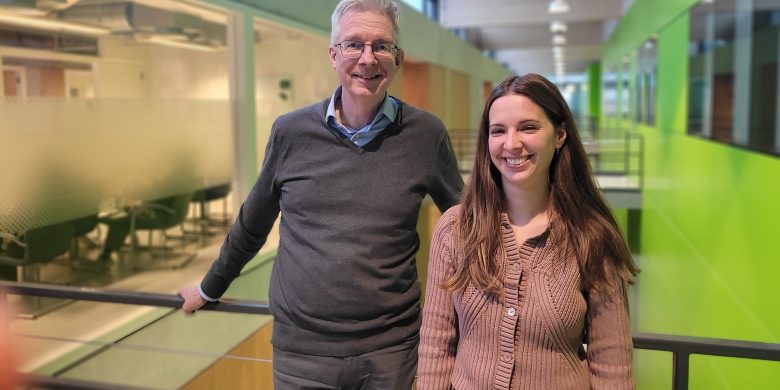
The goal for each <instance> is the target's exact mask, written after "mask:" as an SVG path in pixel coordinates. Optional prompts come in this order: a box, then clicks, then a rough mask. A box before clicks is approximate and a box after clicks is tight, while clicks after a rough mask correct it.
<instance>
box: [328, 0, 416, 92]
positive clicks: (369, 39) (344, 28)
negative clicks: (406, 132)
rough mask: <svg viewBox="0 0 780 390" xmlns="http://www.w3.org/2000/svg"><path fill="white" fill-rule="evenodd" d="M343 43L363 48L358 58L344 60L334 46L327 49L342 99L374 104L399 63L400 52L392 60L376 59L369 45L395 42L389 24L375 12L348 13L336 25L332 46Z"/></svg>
mask: <svg viewBox="0 0 780 390" xmlns="http://www.w3.org/2000/svg"><path fill="white" fill-rule="evenodd" d="M345 40H352V41H359V42H363V43H365V44H366V47H365V48H363V54H361V55H360V57H358V58H345V57H344V56H343V55H342V53H341V50H340V48H339V47H338V46H333V45H332V46H331V47H330V49H329V53H330V62H331V64H332V65H333V69H335V70H336V73H337V74H338V77H339V80H340V81H341V86H342V91H341V94H342V99H344V98H346V99H348V100H349V101H350V102H356V103H358V104H361V103H360V102H365V104H369V105H375V104H378V103H379V99H381V98H382V97H383V96H384V94H385V92H387V88H388V87H389V86H390V82H391V81H392V80H393V76H394V75H395V72H396V71H397V70H398V68H399V66H400V65H401V62H402V61H403V52H402V51H400V50H399V51H398V53H397V54H396V56H395V58H394V59H377V58H376V57H375V56H374V53H373V51H372V49H371V46H370V44H372V43H375V42H380V41H381V42H388V43H395V34H394V31H393V25H392V23H391V22H390V20H388V19H387V17H385V16H384V15H381V14H379V13H376V12H349V13H347V14H345V15H344V16H343V17H342V18H341V21H340V22H339V36H338V39H337V40H336V43H341V42H343V41H345Z"/></svg>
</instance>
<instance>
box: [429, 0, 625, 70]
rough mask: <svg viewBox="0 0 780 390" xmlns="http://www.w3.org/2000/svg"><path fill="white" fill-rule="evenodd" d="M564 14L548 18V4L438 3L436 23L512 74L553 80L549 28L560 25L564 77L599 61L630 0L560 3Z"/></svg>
mask: <svg viewBox="0 0 780 390" xmlns="http://www.w3.org/2000/svg"><path fill="white" fill-rule="evenodd" d="M565 1H566V3H568V4H569V6H570V9H571V10H570V11H569V12H568V13H565V14H556V15H553V14H549V13H548V12H547V8H548V5H549V3H550V1H549V0H439V23H441V24H442V26H444V27H445V28H451V29H452V28H459V29H465V32H464V34H465V36H466V39H467V40H469V41H470V42H472V43H473V44H475V45H476V46H477V47H479V48H480V49H483V50H491V51H493V52H494V53H495V56H496V59H497V60H498V61H499V62H502V63H504V64H506V66H507V67H509V68H510V69H512V70H513V71H514V72H516V73H518V74H525V73H529V72H535V73H541V74H548V75H549V74H554V73H555V65H554V59H553V50H552V47H553V44H552V33H551V32H550V22H552V21H554V20H559V21H563V22H565V23H566V25H567V31H566V32H565V33H563V35H564V36H565V37H566V41H567V42H566V44H565V45H563V63H564V68H565V73H566V74H572V73H582V72H585V71H586V69H587V67H588V65H589V64H591V63H593V62H597V61H599V59H600V58H601V50H602V45H603V43H604V42H605V41H606V40H607V39H608V38H609V34H611V32H612V30H613V29H614V27H615V26H616V25H617V21H618V19H619V18H620V17H621V16H622V15H623V13H624V10H625V9H627V8H628V7H629V6H630V4H631V3H632V2H633V0H565Z"/></svg>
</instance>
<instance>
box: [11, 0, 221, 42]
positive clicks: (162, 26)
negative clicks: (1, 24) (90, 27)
mask: <svg viewBox="0 0 780 390" xmlns="http://www.w3.org/2000/svg"><path fill="white" fill-rule="evenodd" d="M0 1H3V0H0ZM60 16H61V17H62V19H64V20H68V21H73V22H81V23H88V24H97V25H100V26H105V27H107V28H109V29H110V30H111V31H112V33H128V34H130V33H143V34H159V35H176V36H186V37H187V38H188V39H190V40H192V41H198V42H209V43H210V44H218V45H222V46H224V45H225V44H226V43H227V36H226V32H225V26H224V25H220V24H217V23H213V22H209V21H205V20H203V18H201V17H200V16H198V15H192V14H186V13H182V12H173V11H169V10H165V9H161V8H155V7H150V6H147V5H144V4H138V3H133V2H129V1H86V2H79V3H76V4H74V5H73V6H71V7H69V8H67V9H65V10H62V11H60Z"/></svg>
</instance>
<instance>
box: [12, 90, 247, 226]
mask: <svg viewBox="0 0 780 390" xmlns="http://www.w3.org/2000/svg"><path fill="white" fill-rule="evenodd" d="M0 99H1V100H0V167H2V168H0V183H2V184H0V186H1V187H2V191H0V232H21V231H25V230H27V229H29V228H33V227H37V226H43V225H46V224H50V223H55V222H59V221H63V220H68V219H72V218H75V217H80V216H84V215H88V214H90V213H95V212H97V211H99V210H102V211H107V210H111V209H116V208H120V207H122V206H123V205H125V204H127V203H128V202H131V201H137V200H150V199H156V198H160V197H164V196H168V195H174V194H178V193H182V192H187V191H193V190H194V189H196V188H202V187H205V186H210V185H215V184H221V183H227V182H230V179H231V173H232V157H231V156H232V132H231V111H230V100H229V99H227V98H225V99H212V100H205V99H198V100H195V99H162V98H127V99H119V98H106V99H72V98H46V97H26V98H19V97H5V98H0Z"/></svg>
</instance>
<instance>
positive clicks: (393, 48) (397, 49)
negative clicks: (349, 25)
mask: <svg viewBox="0 0 780 390" xmlns="http://www.w3.org/2000/svg"><path fill="white" fill-rule="evenodd" d="M346 42H351V43H359V44H361V45H363V47H361V48H360V54H358V55H357V56H354V57H350V56H348V55H346V54H344V46H342V45H343V44H344V43H346ZM378 44H385V45H390V49H391V51H390V53H391V54H392V57H390V58H387V60H388V61H390V60H393V59H395V58H396V56H398V52H400V51H402V50H403V49H401V48H400V47H398V45H396V44H395V43H392V42H385V41H376V42H371V44H370V45H368V44H366V43H365V42H363V41H357V40H354V39H345V40H343V41H341V42H339V43H336V44H334V45H333V46H338V48H339V52H340V53H341V55H342V56H343V57H344V58H349V59H355V58H360V56H362V55H363V53H364V52H365V51H366V46H371V54H372V55H373V56H374V58H376V59H384V57H382V56H380V57H377V55H376V50H374V46H375V45H378ZM380 53H381V52H380Z"/></svg>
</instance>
